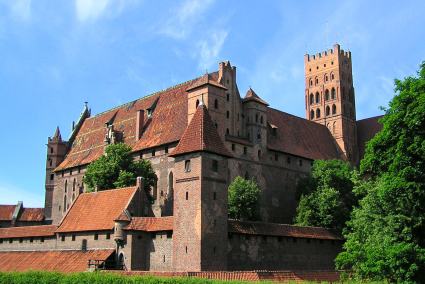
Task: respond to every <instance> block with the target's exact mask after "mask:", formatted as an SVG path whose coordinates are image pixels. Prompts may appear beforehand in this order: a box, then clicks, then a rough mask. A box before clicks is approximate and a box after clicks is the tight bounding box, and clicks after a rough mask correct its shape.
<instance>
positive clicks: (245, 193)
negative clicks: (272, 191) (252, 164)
mask: <svg viewBox="0 0 425 284" xmlns="http://www.w3.org/2000/svg"><path fill="white" fill-rule="evenodd" d="M260 192H261V191H260V188H259V187H258V185H257V183H256V182H255V181H254V180H246V179H243V178H242V177H240V176H238V177H236V178H235V179H234V180H233V182H232V183H231V184H230V185H229V191H228V199H229V205H228V206H229V217H230V218H233V219H241V220H257V219H258V218H259V216H258V201H259V199H260Z"/></svg>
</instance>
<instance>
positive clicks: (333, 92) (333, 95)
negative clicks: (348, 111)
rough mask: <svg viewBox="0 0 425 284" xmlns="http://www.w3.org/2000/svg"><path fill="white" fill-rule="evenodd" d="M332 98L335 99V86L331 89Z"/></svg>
mask: <svg viewBox="0 0 425 284" xmlns="http://www.w3.org/2000/svg"><path fill="white" fill-rule="evenodd" d="M331 99H333V100H334V99H335V88H332V90H331Z"/></svg>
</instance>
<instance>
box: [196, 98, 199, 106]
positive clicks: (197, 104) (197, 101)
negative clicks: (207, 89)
mask: <svg viewBox="0 0 425 284" xmlns="http://www.w3.org/2000/svg"><path fill="white" fill-rule="evenodd" d="M198 106H199V100H196V108H198Z"/></svg>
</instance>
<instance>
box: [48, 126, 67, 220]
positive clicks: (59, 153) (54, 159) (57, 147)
mask: <svg viewBox="0 0 425 284" xmlns="http://www.w3.org/2000/svg"><path fill="white" fill-rule="evenodd" d="M66 149H67V143H66V142H64V141H62V136H61V132H60V130H59V127H57V128H56V131H55V134H54V135H53V137H52V138H50V137H49V138H48V140H47V159H46V195H45V205H44V215H45V216H46V220H51V218H52V203H53V190H54V186H55V182H56V181H55V179H56V177H55V174H54V173H53V170H54V169H55V168H56V167H57V166H59V164H60V163H61V162H62V161H63V159H64V158H65V154H66Z"/></svg>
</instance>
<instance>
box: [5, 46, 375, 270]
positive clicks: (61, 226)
mask: <svg viewBox="0 0 425 284" xmlns="http://www.w3.org/2000/svg"><path fill="white" fill-rule="evenodd" d="M304 63H305V83H306V87H305V94H304V95H305V111H306V119H304V118H300V117H296V116H293V115H291V114H288V113H285V112H282V111H279V110H276V109H273V108H271V107H269V104H268V103H267V102H266V101H264V100H263V99H262V98H261V97H260V96H259V95H258V94H256V93H255V91H254V90H252V89H251V88H250V89H249V90H247V92H246V95H245V96H244V97H243V98H242V97H241V95H240V93H239V89H238V86H237V81H236V79H237V78H236V67H234V66H232V65H231V64H230V62H228V61H227V62H221V63H220V64H219V66H218V71H216V72H212V73H208V74H205V75H203V76H201V77H199V78H195V79H193V80H190V81H187V82H184V83H182V84H179V85H176V86H173V87H170V88H168V89H166V90H163V91H160V92H157V93H154V94H151V95H149V96H146V97H143V98H141V99H138V100H135V101H133V102H130V103H127V104H124V105H121V106H118V107H116V108H113V109H111V110H107V111H105V112H102V113H100V114H97V115H95V116H92V115H91V111H90V109H89V108H88V106H87V104H86V105H85V107H84V109H83V112H82V113H81V115H80V117H79V118H78V120H77V122H76V123H74V124H73V128H72V132H71V135H70V136H69V138H68V139H67V140H66V141H65V140H64V139H63V138H62V136H61V133H60V131H59V129H57V130H56V132H55V134H54V136H53V137H52V138H49V139H48V144H47V161H46V195H45V196H46V199H45V208H44V217H43V218H41V219H40V218H39V220H38V223H31V225H32V226H26V227H19V226H18V225H22V222H21V223H16V222H15V223H13V226H12V222H11V220H12V218H10V221H9V219H7V218H6V217H7V216H6V215H7V214H9V213H7V214H6V213H4V214H3V213H2V212H6V209H4V208H6V207H2V208H3V209H4V210H3V209H0V217H1V218H3V219H1V220H0V221H2V222H3V223H2V226H7V227H8V228H2V229H0V270H22V269H28V268H33V269H51V270H66V271H79V270H86V269H87V264H88V263H89V264H90V267H91V268H114V269H123V268H125V269H126V270H137V271H141V270H143V271H185V272H187V271H192V272H196V271H207V270H208V271H211V270H212V271H224V270H300V269H302V270H329V269H331V270H332V269H334V265H333V259H334V258H335V256H336V254H337V253H338V252H339V251H340V249H341V244H342V239H341V236H339V235H338V234H336V233H334V232H333V231H332V230H328V229H324V228H315V227H299V226H293V225H286V224H290V223H291V222H292V220H293V217H294V214H295V209H296V206H297V203H296V199H295V187H296V184H297V181H298V180H299V179H300V178H301V177H303V176H305V175H306V174H308V173H309V171H310V170H311V165H312V162H313V161H314V160H317V159H343V160H347V161H349V162H351V163H352V164H353V165H357V164H358V163H359V160H360V158H361V157H362V155H363V153H364V145H365V143H366V142H367V141H368V140H369V139H370V138H371V137H373V135H374V134H375V133H376V132H377V131H379V129H380V125H379V123H378V120H377V119H378V118H377V117H374V118H369V119H365V120H360V121H358V120H356V108H355V92H354V87H353V77H352V65H351V64H352V62H351V53H350V52H346V51H343V50H341V49H340V46H339V45H337V44H336V45H334V47H333V49H330V50H328V51H325V52H321V53H319V54H316V55H306V56H305V58H304ZM118 142H123V143H126V144H128V145H130V146H131V148H132V150H133V155H134V159H136V160H137V159H142V158H143V159H148V160H150V161H151V163H152V166H153V168H154V170H155V172H156V175H157V177H158V181H157V184H156V186H154V187H153V188H152V190H151V191H150V192H149V193H147V192H145V191H144V190H141V188H142V185H141V180H140V179H139V181H138V184H137V185H136V186H134V187H129V188H124V189H113V190H108V191H100V192H93V193H85V186H84V184H83V181H82V178H83V176H84V173H85V170H86V168H87V165H89V164H90V163H91V162H93V161H95V160H96V159H98V158H99V157H101V156H102V155H103V154H104V150H105V147H106V146H108V145H109V144H113V143H118ZM236 176H242V177H245V178H255V180H256V181H257V183H258V184H259V186H260V188H261V191H262V193H261V201H260V215H261V222H246V221H239V220H229V219H228V212H227V188H228V185H229V184H230V183H231V182H232V181H233V179H234V178H235V177H236ZM148 194H149V195H151V196H150V197H148V196H147V195H148ZM149 200H154V202H153V203H152V202H150V201H149ZM10 208H14V206H12V207H10ZM15 211H16V210H15ZM18 213H19V212H18ZM18 213H16V214H15V215H16V216H15V219H16V218H18V217H19V216H18V215H19V214H18ZM13 214H14V213H13ZM13 214H12V215H13ZM9 215H10V214H9ZM9 215H8V216H9ZM34 224H39V225H34ZM42 224H44V225H42ZM37 259H43V261H37ZM61 261H63V262H61ZM67 262H71V263H67ZM61 263H62V264H61ZM64 263H67V264H66V265H64ZM64 267H66V268H64Z"/></svg>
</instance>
